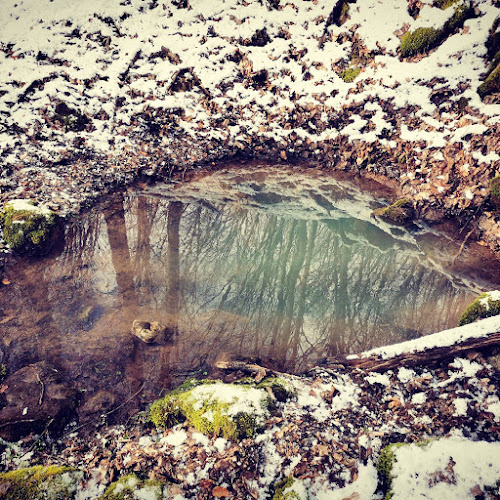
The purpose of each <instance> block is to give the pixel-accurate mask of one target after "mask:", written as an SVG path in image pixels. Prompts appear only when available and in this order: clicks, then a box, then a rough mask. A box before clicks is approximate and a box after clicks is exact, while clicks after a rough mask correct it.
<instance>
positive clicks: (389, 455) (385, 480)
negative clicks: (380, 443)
mask: <svg viewBox="0 0 500 500" xmlns="http://www.w3.org/2000/svg"><path fill="white" fill-rule="evenodd" d="M431 441H432V440H431V439H425V440H424V441H421V442H419V443H393V444H390V445H389V446H386V447H385V448H384V449H383V450H382V451H381V453H380V457H379V459H378V462H377V472H378V475H379V481H380V483H381V487H382V491H383V492H384V500H390V499H391V498H392V480H393V479H394V475H393V474H392V468H393V466H394V462H395V461H396V450H397V449H398V448H401V447H402V446H410V445H417V446H419V447H421V448H423V447H425V446H427V445H428V444H429V443H430V442H431Z"/></svg>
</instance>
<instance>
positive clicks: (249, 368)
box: [214, 361, 274, 382]
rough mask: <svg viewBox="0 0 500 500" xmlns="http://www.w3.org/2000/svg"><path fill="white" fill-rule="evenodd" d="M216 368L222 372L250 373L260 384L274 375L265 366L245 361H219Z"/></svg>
mask: <svg viewBox="0 0 500 500" xmlns="http://www.w3.org/2000/svg"><path fill="white" fill-rule="evenodd" d="M214 366H215V367H216V368H219V369H221V370H227V371H242V372H243V373H248V374H250V375H252V376H254V377H255V381H256V382H260V381H261V380H262V379H263V378H265V377H266V376H267V375H268V374H274V372H272V371H271V370H268V369H267V368H264V367H263V366H259V365H254V364H250V363H245V362H244V361H217V362H216V363H215V365H214Z"/></svg>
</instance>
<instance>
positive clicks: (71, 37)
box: [0, 0, 500, 500]
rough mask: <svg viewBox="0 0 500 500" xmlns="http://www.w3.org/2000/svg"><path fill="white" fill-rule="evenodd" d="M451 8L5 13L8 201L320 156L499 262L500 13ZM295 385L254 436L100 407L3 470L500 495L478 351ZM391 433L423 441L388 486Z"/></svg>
mask: <svg viewBox="0 0 500 500" xmlns="http://www.w3.org/2000/svg"><path fill="white" fill-rule="evenodd" d="M443 3H444V4H445V5H448V3H451V2H448V3H447V2H437V1H436V2H431V1H413V0H412V1H409V2H401V4H400V5H397V6H395V4H394V1H392V0H391V1H389V0H378V1H376V0H370V1H362V2H361V1H360V2H343V1H339V2H334V5H333V6H332V3H330V2H324V1H321V0H315V1H306V0H291V1H288V2H285V1H284V0H262V1H257V0H255V1H241V0H227V1H225V2H220V1H217V2H216V1H214V2H206V1H205V0H189V1H187V0H178V1H175V2H174V1H173V2H166V3H162V2H157V1H155V0H153V1H146V0H125V1H120V0H112V1H111V0H110V1H106V2H100V1H95V2H92V1H88V2H76V1H68V0H54V1H50V2H49V1H40V0H23V1H19V2H16V3H10V4H9V5H8V6H6V7H5V9H4V13H3V14H2V17H1V19H0V70H1V71H0V202H2V203H4V202H6V201H8V200H11V199H15V198H28V199H32V200H34V201H36V202H38V203H43V204H46V205H47V206H48V207H49V208H51V209H53V210H55V211H56V212H58V213H59V214H61V215H65V214H71V213H77V212H78V211H80V210H81V209H82V208H85V207H88V206H89V205H90V203H91V202H92V201H94V200H95V199H97V198H98V197H99V196H102V195H103V194H105V193H107V192H110V191H112V190H113V189H116V188H117V187H119V186H122V185H125V184H129V183H131V182H133V181H135V180H137V179H145V178H152V179H158V178H160V179H161V178H166V177H168V176H170V175H172V174H174V173H179V172H185V171H187V170H189V169H192V168H196V167H202V166H205V167H209V168H214V167H216V165H217V162H219V161H221V160H226V159H229V158H265V159H270V160H273V161H281V162H296V161H299V162H304V161H306V162H311V165H314V166H318V165H320V166H322V167H324V168H325V172H327V169H329V168H331V169H338V170H344V171H347V172H351V173H352V174H353V175H358V174H359V175H362V176H364V177H367V178H370V179H374V180H377V181H381V182H382V183H384V184H386V185H389V186H390V187H391V188H392V189H393V190H394V193H395V196H394V199H396V198H402V197H404V198H408V199H410V200H412V202H413V203H414V206H415V209H416V213H417V215H418V217H419V218H421V219H422V220H424V221H427V222H428V223H432V222H437V221H441V220H442V219H443V218H457V219H458V220H459V222H461V223H462V224H463V225H465V224H470V226H469V227H470V228H471V229H474V232H475V236H476V237H477V238H479V240H480V241H482V242H483V243H484V244H486V245H488V246H490V247H491V248H493V249H494V250H498V248H499V245H500V219H499V215H498V212H496V211H495V206H494V205H493V203H492V198H491V189H490V186H491V180H492V179H493V178H494V177H495V176H496V175H498V174H499V173H500V104H499V101H498V94H492V95H489V96H486V97H484V98H481V97H480V96H479V94H478V92H477V89H478V87H479V86H480V85H481V83H482V82H483V80H484V78H485V75H486V73H487V69H488V65H489V63H490V61H491V60H492V59H493V57H492V54H491V46H492V45H494V44H495V43H497V42H495V40H497V39H498V37H495V34H498V32H497V31H496V30H497V29H498V23H497V22H496V19H497V18H498V16H499V14H500V8H499V5H498V2H497V1H496V0H477V1H475V2H471V3H469V2H465V3H464V4H463V5H464V6H465V7H464V12H465V15H464V17H463V18H461V19H460V21H459V22H458V23H455V24H452V27H451V28H450V20H451V19H452V18H453V16H454V14H455V12H456V8H457V5H456V4H452V5H451V6H448V8H445V9H442V8H440V7H439V6H438V4H443ZM459 3H460V5H462V3H461V2H459ZM443 26H448V30H447V31H446V30H444V31H443V30H442V28H443ZM419 28H434V29H435V30H437V31H439V33H440V36H439V37H438V40H437V41H436V42H435V43H434V44H433V45H432V46H430V47H428V48H427V49H426V50H425V51H422V52H421V53H415V54H413V55H408V56H406V57H403V56H402V54H401V48H400V46H401V39H402V37H403V36H404V34H405V33H407V32H411V31H415V30H417V29H419ZM394 199H391V200H388V202H392V201H394ZM495 328H497V330H498V328H499V327H498V325H497V326H496V327H495ZM490 361H491V360H490ZM219 375H220V377H221V378H223V379H225V380H227V381H229V380H232V379H233V378H234V377H233V376H231V377H228V376H227V375H225V374H223V373H220V374H219ZM285 378H286V379H287V380H288V381H289V382H290V383H291V384H292V385H293V386H294V388H295V395H294V396H293V397H291V398H289V399H287V400H286V401H282V402H277V403H276V404H275V407H274V409H273V411H272V412H271V413H270V414H269V415H267V416H266V419H265V422H264V423H263V427H262V432H260V433H258V434H256V435H255V436H253V437H250V438H247V439H243V440H241V441H239V442H232V441H229V440H227V439H225V438H222V437H217V436H212V437H207V436H205V435H204V434H201V433H200V432H198V431H196V430H195V429H194V428H193V427H192V426H190V425H189V424H188V423H187V422H185V423H182V424H178V425H177V426H175V427H174V428H173V429H169V430H166V431H158V430H156V429H155V428H154V427H153V426H152V424H151V423H149V422H148V421H147V418H146V414H142V415H138V417H137V418H135V419H134V420H132V421H129V422H128V423H127V424H125V425H121V426H107V425H106V414H104V417H103V420H102V421H98V422H96V423H95V424H94V425H91V426H89V427H88V428H78V426H77V424H75V427H74V428H73V429H71V428H70V429H69V430H68V431H66V433H65V434H63V435H62V436H61V437H59V438H52V437H49V436H47V435H46V434H47V433H48V432H44V433H43V434H42V436H41V437H40V436H37V435H33V434H32V435H29V436H27V437H25V438H23V439H22V440H21V441H17V442H15V443H7V442H3V441H2V442H1V444H0V450H1V453H2V467H3V469H4V470H11V469H14V468H18V467H22V466H32V465H38V464H43V465H50V464H65V465H69V466H73V467H76V468H78V469H80V470H82V471H83V472H84V475H83V476H82V478H80V482H79V483H78V484H77V486H75V488H76V490H74V491H73V496H75V498H80V499H83V498H97V497H98V496H99V495H101V494H103V493H104V491H105V489H106V488H107V487H108V485H109V484H110V483H111V482H112V481H114V480H116V479H118V477H119V476H124V475H126V474H128V473H134V474H136V475H137V478H138V479H130V478H129V481H131V483H130V484H131V485H132V486H131V488H132V489H134V490H135V491H136V493H135V494H136V498H156V497H155V495H159V494H161V495H163V496H164V497H165V498H178V499H181V498H238V499H239V498H273V497H274V498H276V499H279V498H294V496H292V492H293V494H294V495H295V498H300V499H305V498H320V499H321V498H324V499H336V498H338V499H345V500H347V499H351V500H355V499H365V498H366V499H372V498H383V496H384V495H385V494H387V493H388V491H390V490H391V489H392V493H393V498H401V499H403V498H404V499H407V498H410V497H411V496H417V497H418V495H423V497H424V498H457V499H458V498H499V496H500V493H499V490H498V488H499V486H498V485H499V480H500V470H499V462H498V456H499V455H500V453H499V446H500V445H499V443H498V441H500V439H499V437H500V436H499V431H500V424H499V422H500V401H499V378H498V370H497V369H495V368H494V367H493V366H492V365H491V364H489V363H488V362H487V360H485V359H484V358H483V355H482V354H478V353H472V354H470V355H469V356H468V357H465V358H463V357H459V358H457V359H455V360H449V361H446V362H443V363H441V366H436V365H432V366H418V367H414V368H411V369H410V368H403V367H401V368H399V369H391V370H389V371H387V372H386V373H383V374H380V373H363V372H359V371H356V370H351V369H347V368H345V367H343V366H338V367H330V368H328V369H326V368H317V369H315V370H313V371H312V372H309V373H308V374H307V376H304V377H291V376H285ZM35 383H36V380H35ZM41 387H44V386H43V384H42V386H41ZM1 393H2V387H0V394H1ZM43 396H44V394H43V392H42V396H40V398H41V399H40V400H42V399H43ZM45 397H47V396H46V395H45ZM100 418H101V417H100V415H99V418H98V419H97V420H99V419H100ZM427 439H430V441H429V442H428V443H427V445H421V446H418V447H415V446H413V447H412V446H411V445H410V444H411V443H417V442H418V443H422V442H424V443H425V442H426V440H427ZM396 442H404V443H406V444H408V445H409V446H407V447H406V446H402V447H400V448H398V449H397V451H394V453H395V455H396V459H395V460H393V469H392V476H393V478H392V484H389V483H390V481H388V479H387V477H388V476H387V475H386V476H384V471H383V465H379V470H378V471H377V463H379V464H380V457H381V455H382V456H383V454H382V450H383V449H384V448H385V447H386V446H387V445H389V444H391V443H396ZM408 450H409V451H408ZM405 453H406V455H405ZM398 464H399V465H398ZM289 477H293V478H295V481H294V482H293V484H291V483H292V482H290V483H286V484H283V483H282V484H280V481H283V480H286V479H287V478H289ZM384 477H385V479H384ZM148 479H160V480H161V481H164V482H165V483H161V484H159V485H158V484H157V483H154V482H148V481H147V480H148ZM11 487H12V483H11V482H9V481H7V482H5V481H4V482H2V483H1V484H0V494H5V493H9V488H11ZM124 488H125V486H123V485H122V486H121V489H122V491H123V489H124ZM287 488H288V489H287ZM287 493H288V497H287V496H286V495H287ZM280 495H281V496H280Z"/></svg>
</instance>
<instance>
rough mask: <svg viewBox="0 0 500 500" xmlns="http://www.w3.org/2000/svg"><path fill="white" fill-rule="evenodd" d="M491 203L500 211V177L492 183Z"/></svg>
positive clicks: (495, 178)
mask: <svg viewBox="0 0 500 500" xmlns="http://www.w3.org/2000/svg"><path fill="white" fill-rule="evenodd" d="M490 201H491V204H492V205H493V206H494V207H495V208H496V209H497V210H500V175H497V176H496V177H494V178H493V179H492V180H491V182H490Z"/></svg>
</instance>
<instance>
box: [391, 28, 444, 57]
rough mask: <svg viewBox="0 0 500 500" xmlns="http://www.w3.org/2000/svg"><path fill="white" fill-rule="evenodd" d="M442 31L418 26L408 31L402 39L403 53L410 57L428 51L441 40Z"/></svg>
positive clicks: (404, 55)
mask: <svg viewBox="0 0 500 500" xmlns="http://www.w3.org/2000/svg"><path fill="white" fill-rule="evenodd" d="M439 37H440V32H439V31H438V30H436V29H435V28H418V29H416V30H415V31H408V32H407V33H405V35H404V36H403V38H402V39H401V47H400V49H401V55H402V56H403V57H410V56H414V55H416V54H422V53H425V52H428V51H429V50H430V49H431V48H433V47H434V46H435V45H436V44H437V43H438V41H439Z"/></svg>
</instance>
